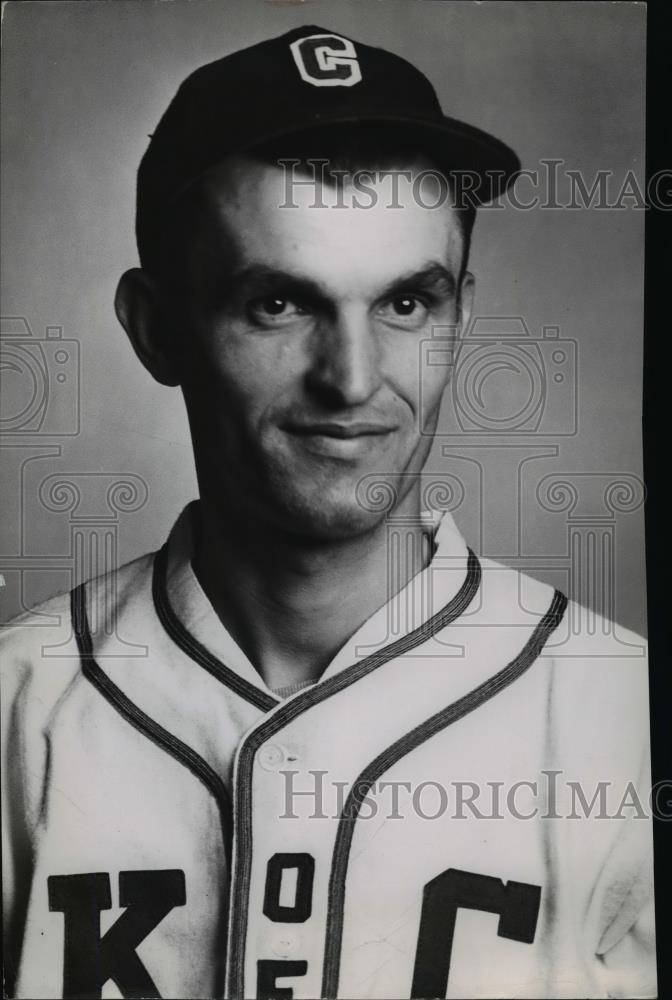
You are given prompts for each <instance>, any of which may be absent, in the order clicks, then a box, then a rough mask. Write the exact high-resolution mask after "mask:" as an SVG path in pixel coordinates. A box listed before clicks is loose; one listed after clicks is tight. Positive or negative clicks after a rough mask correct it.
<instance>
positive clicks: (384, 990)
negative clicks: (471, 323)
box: [3, 508, 656, 998]
mask: <svg viewBox="0 0 672 1000" xmlns="http://www.w3.org/2000/svg"><path fill="white" fill-rule="evenodd" d="M589 626H590V627H589ZM3 670H4V681H3V709H4V711H5V713H6V715H5V722H4V726H3V735H4V737H5V748H4V753H3V765H4V770H5V781H6V784H5V786H4V788H5V791H4V814H5V819H6V833H5V836H6V838H7V839H6V840H5V843H4V851H3V853H4V861H5V878H4V892H5V894H6V906H7V911H6V924H5V935H6V949H7V957H6V969H5V974H6V978H7V989H8V992H9V995H16V996H21V997H87V998H90V997H118V996H122V997H176V998H177V997H208V998H210V997H219V996H223V995H224V996H228V997H231V998H243V997H244V998H248V997H284V998H292V997H293V998H316V997H346V998H360V997H372V998H374V997H375V998H393V997H463V998H464V997H479V998H482V997H500V998H503V997H542V996H545V997H607V996H609V997H653V996H655V994H656V983H655V961H654V934H653V909H652V889H651V884H650V882H651V824H650V820H649V818H648V793H649V786H648V782H649V781H650V775H649V762H648V697H647V672H646V661H645V654H644V643H643V640H642V639H641V638H639V637H638V636H636V635H634V634H632V633H629V632H625V631H623V630H620V631H619V632H618V635H617V636H616V635H614V632H613V628H612V627H611V626H610V625H609V623H607V622H605V621H603V620H602V619H600V618H597V617H594V616H587V613H585V612H583V611H582V610H581V609H579V608H577V607H575V606H573V605H572V604H569V605H568V604H567V601H566V600H565V598H564V597H563V596H562V595H561V594H560V593H558V592H554V591H553V589H552V588H551V587H549V586H547V585H544V584H541V583H538V582H536V581H534V580H532V579H529V578H527V577H525V576H523V575H521V574H519V573H518V572H516V571H514V570H512V569H508V568H506V567H503V566H501V565H499V564H497V563H494V562H490V561H487V560H480V559H479V558H478V557H477V556H476V555H474V553H473V552H471V551H470V550H468V549H467V547H466V546H465V543H464V542H463V540H462V539H461V537H460V536H459V534H458V532H457V530H456V528H455V526H454V524H453V522H452V520H451V519H450V516H449V515H446V516H445V517H444V518H443V521H442V524H441V526H440V528H439V530H438V532H437V537H436V549H435V554H434V557H433V559H432V561H431V563H430V565H429V566H428V567H427V569H425V570H424V571H423V572H422V573H420V574H419V575H418V576H416V577H415V578H414V579H413V580H412V581H411V582H410V583H409V584H408V585H407V586H406V587H404V588H403V589H402V590H401V591H400V592H399V593H398V594H396V595H395V596H394V597H393V598H392V599H391V600H390V602H389V603H388V604H387V605H386V606H385V607H383V608H381V609H380V610H379V611H378V612H376V613H375V614H374V615H373V616H372V617H371V618H370V619H369V620H368V621H367V622H366V623H365V624H364V625H363V626H362V627H361V628H360V629H359V630H358V631H357V632H356V634H355V635H353V636H352V638H351V639H350V640H348V642H346V644H345V645H344V646H343V648H342V649H341V650H340V651H339V652H338V654H337V655H336V656H335V658H334V659H333V661H332V663H331V664H330V665H329V667H328V669H327V670H326V671H325V673H324V674H323V676H322V677H321V678H320V680H319V681H318V682H317V683H316V684H314V685H311V686H307V687H304V688H301V689H300V690H298V691H297V692H296V693H293V694H290V695H289V696H286V697H282V696H281V695H279V694H277V693H274V692H273V691H271V690H269V688H267V687H266V685H265V684H264V682H263V680H262V679H261V677H260V676H259V674H258V673H257V671H256V670H255V669H254V667H253V666H252V664H251V663H250V662H249V660H248V659H247V658H246V656H245V654H244V653H243V652H242V651H241V649H240V648H239V647H238V646H237V645H236V643H235V642H234V641H233V639H232V638H231V636H230V635H229V634H228V632H227V631H226V630H225V629H224V627H223V626H222V624H221V622H220V621H219V619H218V618H217V616H216V614H215V612H214V610H213V608H212V607H211V605H210V604H209V602H208V601H207V599H206V597H205V595H204V594H203V592H202V590H201V588H200V586H199V584H198V581H197V580H196V577H195V575H194V573H193V570H192V568H191V532H190V515H189V508H188V509H187V511H186V512H185V513H184V514H183V515H182V516H181V518H180V519H179V520H178V523H177V525H176V526H175V528H174V529H173V532H172V533H171V536H170V538H169V540H168V542H167V544H166V546H165V547H164V548H163V549H162V550H161V551H160V552H159V553H158V554H156V555H149V556H145V557H143V558H140V559H138V560H136V561H135V562H132V563H130V564H129V565H127V566H125V567H123V568H122V569H120V570H119V571H118V572H116V573H112V574H109V575H108V576H106V577H102V578H99V579H96V580H94V581H91V582H90V583H88V584H87V585H86V586H80V587H78V588H77V589H76V590H75V591H74V592H73V594H72V595H71V596H67V597H59V598H56V599H54V600H51V601H49V602H48V603H46V604H44V605H43V606H41V607H40V608H39V609H37V610H36V611H35V612H34V613H31V614H30V615H27V616H24V617H23V618H22V619H19V620H18V621H17V622H15V623H14V624H13V626H12V627H10V628H9V629H8V630H7V635H6V636H5V640H4V648H3ZM645 814H646V815H645Z"/></svg>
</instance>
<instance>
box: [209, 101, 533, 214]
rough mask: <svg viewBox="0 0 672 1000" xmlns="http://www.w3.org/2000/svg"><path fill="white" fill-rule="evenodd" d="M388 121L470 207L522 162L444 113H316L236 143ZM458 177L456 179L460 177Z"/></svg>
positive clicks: (508, 179) (495, 191) (496, 190)
mask: <svg viewBox="0 0 672 1000" xmlns="http://www.w3.org/2000/svg"><path fill="white" fill-rule="evenodd" d="M366 123H370V124H376V123H381V124H390V125H399V126H400V127H403V128H405V129H406V137H408V136H409V135H410V134H413V133H415V134H416V135H417V137H418V149H419V150H422V151H423V152H425V153H427V155H429V156H431V158H432V159H434V160H435V161H436V162H437V165H438V166H440V167H441V169H442V170H443V171H444V172H445V173H447V174H448V175H449V176H450V177H451V178H453V180H454V181H455V182H456V183H457V184H459V187H460V192H461V194H462V195H463V198H464V201H465V202H468V203H469V204H472V205H482V204H487V203H488V202H490V201H493V200H495V199H496V198H497V197H499V196H500V195H502V194H503V193H504V192H505V191H506V190H507V188H508V187H510V185H511V184H512V183H513V181H514V180H515V178H516V175H517V173H518V171H519V170H520V168H521V163H520V160H519V158H518V156H517V155H516V153H514V151H513V150H512V149H510V147H509V146H507V145H506V144H505V143H503V142H501V140H499V139H496V138H495V137H494V136H492V135H490V134H489V133H487V132H483V131H481V130H480V129H477V128H475V127H473V126H471V125H466V124H465V123H464V122H460V121H457V120H456V119H453V118H448V117H445V116H444V117H442V118H438V117H437V118H432V119H424V118H417V117H408V116H404V115H393V114H380V113H377V112H372V113H371V114H366V113H364V114H358V115H356V116H355V115H351V116H347V115H333V116H331V115H320V116H315V117H314V118H313V119H312V120H306V118H303V119H301V121H300V122H299V121H296V122H295V123H293V124H285V125H284V126H283V127H282V128H281V129H272V130H268V131H264V133H263V134H259V135H257V136H255V137H254V139H251V140H250V141H246V142H245V143H244V144H242V145H240V146H239V147H238V149H237V150H231V149H230V150H229V152H236V151H237V152H244V151H245V150H246V149H251V148H253V147H254V146H256V145H261V144H262V143H267V142H272V141H274V140H276V139H282V138H284V137H285V136H290V135H297V136H298V135H300V134H302V133H306V132H310V133H312V132H314V131H315V130H318V129H319V130H321V129H322V128H324V129H327V128H329V127H330V126H332V125H352V124H366ZM458 179H459V180H458Z"/></svg>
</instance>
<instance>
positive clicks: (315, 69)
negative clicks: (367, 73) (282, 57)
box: [289, 35, 362, 87]
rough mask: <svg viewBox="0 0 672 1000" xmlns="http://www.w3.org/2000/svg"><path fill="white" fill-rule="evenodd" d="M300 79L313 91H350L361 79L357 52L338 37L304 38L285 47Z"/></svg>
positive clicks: (317, 36)
mask: <svg viewBox="0 0 672 1000" xmlns="http://www.w3.org/2000/svg"><path fill="white" fill-rule="evenodd" d="M289 47H290V49H291V50H292V55H293V56H294V62H295V63H296V65H297V68H298V70H299V73H300V74H301V79H302V80H304V81H305V82H306V83H310V84H312V86H313V87H352V86H354V84H356V83H359V81H360V80H361V79H362V71H361V69H360V66H359V62H358V61H357V50H356V49H355V46H354V45H353V44H352V42H350V41H348V39H347V38H340V37H339V36H338V35H308V37H307V38H299V39H297V40H296V41H295V42H292V44H291V45H290V46H289Z"/></svg>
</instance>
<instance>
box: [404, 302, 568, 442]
mask: <svg viewBox="0 0 672 1000" xmlns="http://www.w3.org/2000/svg"><path fill="white" fill-rule="evenodd" d="M420 351H421V357H420V386H419V389H420V398H421V400H422V395H423V372H424V371H425V370H426V368H427V367H436V366H446V367H449V368H452V369H453V370H452V372H451V378H450V383H449V385H448V388H447V390H446V394H445V398H444V413H445V415H446V423H447V426H448V427H449V428H450V430H448V431H445V430H444V431H443V432H439V434H438V436H441V437H450V436H452V435H454V434H459V436H460V437H461V438H464V437H465V436H469V437H491V436H498V435H500V436H501V435H505V436H506V437H507V438H511V437H514V438H517V437H522V436H528V435H535V436H552V437H569V436H573V435H575V434H576V433H577V429H578V405H579V400H578V381H577V356H578V347H577V343H576V341H575V340H572V339H569V338H565V337H562V336H561V335H560V328H559V327H558V326H544V327H543V329H542V332H541V336H539V337H533V336H532V334H531V332H530V329H529V327H528V326H527V324H526V322H525V320H524V319H523V318H522V317H520V316H511V317H501V316H498V317H476V318H474V320H473V321H472V322H471V323H470V324H469V326H468V328H467V329H466V331H465V332H464V334H463V336H462V337H457V336H456V335H455V333H454V328H452V327H434V328H433V330H432V336H431V337H429V338H427V339H426V340H424V341H423V342H422V344H421V346H420ZM420 412H423V408H422V405H421V406H420Z"/></svg>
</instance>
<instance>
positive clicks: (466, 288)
mask: <svg viewBox="0 0 672 1000" xmlns="http://www.w3.org/2000/svg"><path fill="white" fill-rule="evenodd" d="M475 288H476V282H475V279H474V276H473V274H472V273H471V271H465V272H464V275H463V276H462V284H461V285H460V315H459V317H458V321H459V324H460V333H463V332H464V330H465V329H466V328H467V327H468V326H469V321H470V320H471V313H472V310H473V308H474V291H475Z"/></svg>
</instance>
